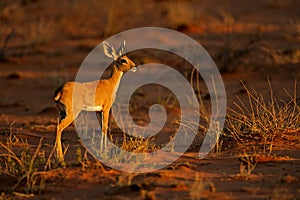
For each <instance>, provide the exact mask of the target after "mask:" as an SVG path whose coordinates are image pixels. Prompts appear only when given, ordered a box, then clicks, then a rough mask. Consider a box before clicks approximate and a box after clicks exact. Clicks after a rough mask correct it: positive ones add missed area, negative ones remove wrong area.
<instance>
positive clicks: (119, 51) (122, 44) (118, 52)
mask: <svg viewBox="0 0 300 200" xmlns="http://www.w3.org/2000/svg"><path fill="white" fill-rule="evenodd" d="M125 45H126V41H125V40H124V41H123V42H122V43H121V46H120V47H119V49H118V50H117V55H118V56H122V55H123V54H124V49H125Z"/></svg>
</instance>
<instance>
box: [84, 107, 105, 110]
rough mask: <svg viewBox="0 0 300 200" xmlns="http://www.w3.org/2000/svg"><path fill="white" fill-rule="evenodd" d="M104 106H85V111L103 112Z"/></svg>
mask: <svg viewBox="0 0 300 200" xmlns="http://www.w3.org/2000/svg"><path fill="white" fill-rule="evenodd" d="M102 109H103V108H102V106H84V107H83V110H86V111H102Z"/></svg>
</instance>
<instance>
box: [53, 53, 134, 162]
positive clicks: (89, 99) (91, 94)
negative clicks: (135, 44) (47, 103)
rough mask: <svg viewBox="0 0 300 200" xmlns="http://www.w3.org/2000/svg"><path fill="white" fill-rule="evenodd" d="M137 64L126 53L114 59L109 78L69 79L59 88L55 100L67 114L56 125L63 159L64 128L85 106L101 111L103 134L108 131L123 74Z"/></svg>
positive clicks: (57, 153)
mask: <svg viewBox="0 0 300 200" xmlns="http://www.w3.org/2000/svg"><path fill="white" fill-rule="evenodd" d="M122 59H125V60H126V63H122V62H121V60H122ZM123 61H124V60H123ZM134 67H135V64H134V62H133V61H131V60H130V59H129V58H128V57H127V56H124V55H123V56H120V57H119V58H118V59H116V60H115V61H114V69H113V71H112V74H111V77H110V78H108V79H105V80H100V81H98V80H97V81H92V82H84V83H79V82H74V81H73V82H67V83H65V84H64V85H63V86H62V87H61V88H58V89H57V90H56V95H55V97H54V100H55V101H56V103H57V107H58V109H59V110H60V112H61V116H62V115H65V118H64V119H61V120H59V123H58V125H57V128H56V140H55V148H56V155H57V158H58V159H59V161H60V162H63V160H64V156H63V151H62V145H61V134H62V131H63V130H64V129H65V128H67V127H68V126H69V125H70V124H71V123H72V122H73V121H74V119H75V118H76V117H77V116H78V114H79V113H80V112H81V111H82V110H87V111H98V112H100V111H102V134H103V136H106V135H107V129H108V117H109V111H110V108H111V106H112V104H113V102H114V101H115V97H116V92H117V90H118V87H119V83H120V80H121V77H122V75H123V74H124V73H126V72H127V71H129V70H130V69H132V68H134ZM75 88H76V89H75ZM95 88H96V90H95ZM73 91H76V93H73ZM102 138H103V137H102ZM105 145H106V144H104V146H105Z"/></svg>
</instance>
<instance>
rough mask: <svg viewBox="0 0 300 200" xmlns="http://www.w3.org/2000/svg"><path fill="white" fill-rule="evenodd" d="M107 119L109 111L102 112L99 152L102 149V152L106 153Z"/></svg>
mask: <svg viewBox="0 0 300 200" xmlns="http://www.w3.org/2000/svg"><path fill="white" fill-rule="evenodd" d="M108 117H109V110H103V113H102V137H101V140H102V141H101V150H102V149H103V150H104V151H106V148H107V129H108ZM102 147H103V148H102Z"/></svg>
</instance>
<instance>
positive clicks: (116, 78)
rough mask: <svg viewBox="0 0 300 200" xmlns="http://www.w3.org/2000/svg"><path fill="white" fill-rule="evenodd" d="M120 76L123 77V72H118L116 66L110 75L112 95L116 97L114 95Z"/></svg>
mask: <svg viewBox="0 0 300 200" xmlns="http://www.w3.org/2000/svg"><path fill="white" fill-rule="evenodd" d="M122 75H123V72H122V71H121V70H119V69H118V68H117V67H116V66H114V70H113V71H112V75H111V78H110V79H111V80H112V82H113V84H114V86H113V94H114V95H116V93H117V90H118V88H119V84H120V81H121V78H122Z"/></svg>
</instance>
